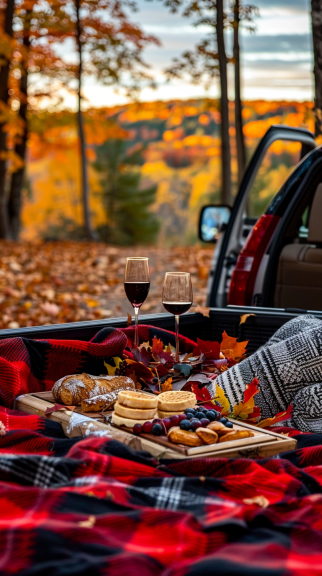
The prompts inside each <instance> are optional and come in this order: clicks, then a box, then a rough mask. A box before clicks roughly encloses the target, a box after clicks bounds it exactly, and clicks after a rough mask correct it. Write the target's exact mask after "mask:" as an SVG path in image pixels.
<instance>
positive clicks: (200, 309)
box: [193, 306, 210, 318]
mask: <svg viewBox="0 0 322 576" xmlns="http://www.w3.org/2000/svg"><path fill="white" fill-rule="evenodd" d="M193 312H196V314H202V315H203V316H205V317H206V318H210V308H206V306H196V307H195V308H194V309H193Z"/></svg>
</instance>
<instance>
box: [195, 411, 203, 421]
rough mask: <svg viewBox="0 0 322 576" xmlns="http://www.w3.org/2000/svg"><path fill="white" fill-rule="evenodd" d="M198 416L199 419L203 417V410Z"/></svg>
mask: <svg viewBox="0 0 322 576" xmlns="http://www.w3.org/2000/svg"><path fill="white" fill-rule="evenodd" d="M196 418H198V420H200V419H201V418H203V412H197V414H196Z"/></svg>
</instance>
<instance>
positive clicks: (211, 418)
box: [206, 410, 217, 422]
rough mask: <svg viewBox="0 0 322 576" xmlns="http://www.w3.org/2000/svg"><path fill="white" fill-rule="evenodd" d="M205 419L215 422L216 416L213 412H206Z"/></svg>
mask: <svg viewBox="0 0 322 576" xmlns="http://www.w3.org/2000/svg"><path fill="white" fill-rule="evenodd" d="M206 418H208V420H210V422H215V421H216V420H217V415H216V414H215V413H214V410H211V411H210V410H208V412H206Z"/></svg>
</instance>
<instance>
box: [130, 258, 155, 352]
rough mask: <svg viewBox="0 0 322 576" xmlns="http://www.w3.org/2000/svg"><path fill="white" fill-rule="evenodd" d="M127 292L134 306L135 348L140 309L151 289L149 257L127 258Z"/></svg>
mask: <svg viewBox="0 0 322 576" xmlns="http://www.w3.org/2000/svg"><path fill="white" fill-rule="evenodd" d="M124 290H125V294H126V296H127V298H128V300H129V301H130V303H131V305H132V306H133V308H134V315H135V333H134V348H137V347H138V345H139V326H138V322H139V309H140V307H141V306H142V304H143V302H144V301H145V300H146V298H147V295H148V294H149V290H150V273H149V258H138V257H135V258H127V259H126V266H125V274H124Z"/></svg>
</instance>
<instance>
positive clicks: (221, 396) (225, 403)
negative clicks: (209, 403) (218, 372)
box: [214, 384, 230, 415]
mask: <svg viewBox="0 0 322 576" xmlns="http://www.w3.org/2000/svg"><path fill="white" fill-rule="evenodd" d="M214 400H216V401H217V402H219V404H220V406H221V407H222V415H224V414H229V412H230V404H229V400H227V398H226V396H225V392H224V391H223V389H222V388H220V386H218V384H216V396H215V398H214Z"/></svg>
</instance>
